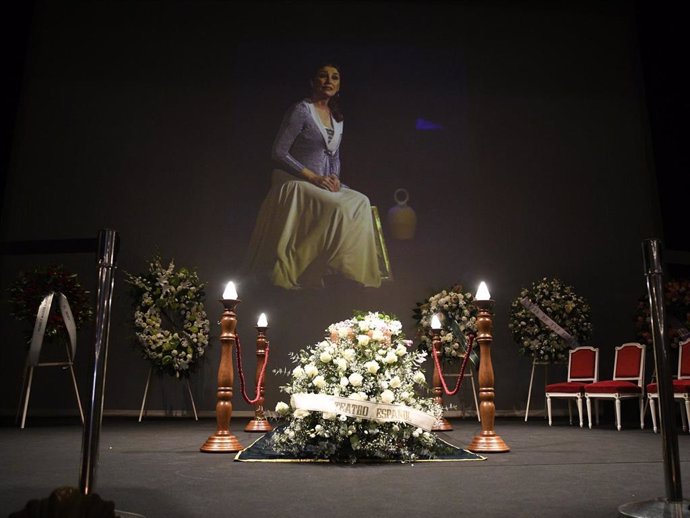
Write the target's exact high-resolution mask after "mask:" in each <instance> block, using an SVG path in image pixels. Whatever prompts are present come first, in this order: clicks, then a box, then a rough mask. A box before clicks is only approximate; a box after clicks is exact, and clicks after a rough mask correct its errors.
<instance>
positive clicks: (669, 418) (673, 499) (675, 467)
mask: <svg viewBox="0 0 690 518" xmlns="http://www.w3.org/2000/svg"><path fill="white" fill-rule="evenodd" d="M642 255H643V260H644V270H645V277H646V278H647V293H648V295H649V307H650V316H651V326H652V338H653V342H654V360H655V362H656V372H657V384H658V387H659V414H660V422H661V438H662V453H663V460H664V478H665V482H666V498H657V499H655V500H649V501H645V502H633V503H629V504H625V505H622V506H620V507H619V508H618V512H619V513H620V515H622V516H634V517H657V516H658V517H666V516H673V517H674V518H681V517H690V501H688V500H683V487H682V484H681V476H680V457H679V451H678V431H677V430H676V423H675V420H674V418H673V407H674V404H675V403H674V401H673V382H672V381H671V367H670V365H671V362H670V359H669V350H668V347H667V343H666V312H665V308H664V290H663V270H662V267H661V242H660V241H658V240H655V239H647V240H645V241H644V242H643V243H642Z"/></svg>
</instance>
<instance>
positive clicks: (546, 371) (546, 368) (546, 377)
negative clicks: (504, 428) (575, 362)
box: [525, 359, 564, 422]
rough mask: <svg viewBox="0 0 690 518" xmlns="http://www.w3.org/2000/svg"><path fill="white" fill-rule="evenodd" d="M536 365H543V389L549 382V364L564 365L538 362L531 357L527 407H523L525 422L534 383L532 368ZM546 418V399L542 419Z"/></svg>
mask: <svg viewBox="0 0 690 518" xmlns="http://www.w3.org/2000/svg"><path fill="white" fill-rule="evenodd" d="M537 365H540V366H542V367H544V391H546V386H547V385H548V384H549V365H564V362H544V361H541V362H540V361H537V360H536V359H532V374H530V377H529V390H528V391H527V408H525V422H527V418H528V417H529V404H530V401H531V400H532V386H533V384H534V370H535V369H536V367H537ZM546 418H547V412H546V401H544V419H546Z"/></svg>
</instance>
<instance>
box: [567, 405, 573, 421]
mask: <svg viewBox="0 0 690 518" xmlns="http://www.w3.org/2000/svg"><path fill="white" fill-rule="evenodd" d="M568 422H569V423H570V426H573V402H572V401H570V400H568Z"/></svg>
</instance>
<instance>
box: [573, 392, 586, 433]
mask: <svg viewBox="0 0 690 518" xmlns="http://www.w3.org/2000/svg"><path fill="white" fill-rule="evenodd" d="M575 403H576V404H577V416H578V417H579V418H580V428H582V425H583V424H584V423H583V422H582V396H578V397H577V399H576V400H575Z"/></svg>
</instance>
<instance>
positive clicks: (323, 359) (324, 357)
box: [319, 351, 332, 363]
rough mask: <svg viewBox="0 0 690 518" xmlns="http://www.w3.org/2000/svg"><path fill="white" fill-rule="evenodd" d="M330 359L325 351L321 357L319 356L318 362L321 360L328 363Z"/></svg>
mask: <svg viewBox="0 0 690 518" xmlns="http://www.w3.org/2000/svg"><path fill="white" fill-rule="evenodd" d="M331 359H332V358H331V355H330V354H328V352H327V351H324V352H322V353H321V356H319V360H321V361H322V362H323V363H328V362H329V361H331Z"/></svg>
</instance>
